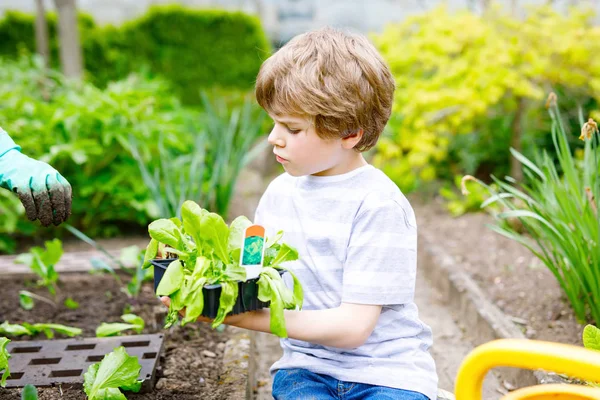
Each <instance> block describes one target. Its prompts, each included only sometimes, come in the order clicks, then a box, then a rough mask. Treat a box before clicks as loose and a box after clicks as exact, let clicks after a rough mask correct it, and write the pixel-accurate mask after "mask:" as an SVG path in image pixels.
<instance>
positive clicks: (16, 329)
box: [0, 321, 82, 339]
mask: <svg viewBox="0 0 600 400" xmlns="http://www.w3.org/2000/svg"><path fill="white" fill-rule="evenodd" d="M41 332H43V333H44V334H45V335H46V337H47V338H48V339H52V338H54V333H55V332H56V333H60V334H63V335H66V336H69V337H73V336H79V335H81V333H82V330H81V329H79V328H74V327H71V326H66V325H61V324H28V323H27V322H24V323H23V324H11V323H9V322H8V321H4V322H3V323H2V324H0V334H3V335H8V336H21V335H28V336H35V335H37V334H38V333H41Z"/></svg>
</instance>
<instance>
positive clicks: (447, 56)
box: [373, 6, 600, 191]
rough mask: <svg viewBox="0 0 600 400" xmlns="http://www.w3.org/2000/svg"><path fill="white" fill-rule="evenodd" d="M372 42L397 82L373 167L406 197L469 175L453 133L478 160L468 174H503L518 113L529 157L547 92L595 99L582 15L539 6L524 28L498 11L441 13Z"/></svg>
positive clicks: (597, 38)
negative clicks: (485, 170)
mask: <svg viewBox="0 0 600 400" xmlns="http://www.w3.org/2000/svg"><path fill="white" fill-rule="evenodd" d="M373 40H374V42H375V44H376V45H377V46H378V48H379V50H380V51H381V52H382V54H383V56H384V57H385V59H386V60H387V62H388V63H389V65H390V67H391V69H392V73H393V74H394V77H395V79H396V83H397V91H396V95H395V102H394V109H393V112H394V118H392V120H391V121H390V131H391V135H390V136H389V137H386V138H383V139H382V140H381V141H380V144H379V145H378V147H377V154H376V156H375V162H376V163H377V164H378V165H379V166H381V167H382V168H383V169H384V171H385V172H386V173H388V174H389V175H390V176H391V177H392V179H394V180H395V181H396V183H397V184H398V185H399V186H400V187H401V188H402V189H404V190H407V191H408V190H413V189H415V188H416V187H417V186H418V184H419V182H422V181H428V180H432V179H435V178H436V177H442V178H446V179H452V177H453V176H454V175H456V174H458V173H460V172H465V171H464V168H461V165H457V164H459V161H460V156H459V155H456V154H455V153H456V146H454V150H453V149H452V148H453V141H455V138H456V137H457V135H471V136H472V137H471V140H470V141H468V142H466V143H464V144H462V146H463V147H464V146H467V147H468V146H472V148H471V149H468V148H467V149H466V151H467V152H468V151H478V152H481V153H482V154H480V155H479V156H478V159H477V160H475V161H476V162H475V163H474V164H475V165H472V166H471V168H473V169H476V168H477V167H478V165H481V164H482V163H484V162H486V161H487V159H492V160H493V161H494V164H498V162H499V161H501V160H503V165H493V166H492V167H493V168H492V169H494V168H496V167H501V171H502V172H508V171H507V168H506V167H507V166H508V163H509V158H510V154H509V151H508V149H509V146H510V140H511V135H512V131H514V130H517V129H516V128H515V126H513V121H514V119H515V117H516V116H517V113H520V119H519V120H518V121H517V122H518V123H517V124H515V125H518V126H520V127H521V128H522V129H523V131H524V132H527V135H529V137H527V138H525V143H524V144H525V148H524V150H525V151H524V153H526V154H528V151H526V150H527V148H528V146H529V147H535V145H536V144H537V145H539V143H537V142H536V140H538V139H537V136H538V135H540V134H541V132H547V131H548V129H547V127H548V123H547V122H542V121H543V119H542V117H541V116H542V115H543V114H544V112H545V110H544V108H543V104H544V100H545V95H546V94H547V92H549V91H550V90H551V89H553V90H555V91H557V92H558V93H559V95H560V96H561V98H563V99H564V100H565V101H564V102H565V103H567V104H568V101H571V102H573V103H575V104H578V105H582V106H584V107H588V108H592V107H595V106H596V101H597V97H596V98H595V97H594V94H595V93H600V92H599V91H598V89H600V60H598V58H597V57H596V54H598V53H599V50H600V28H598V27H594V26H592V25H591V23H590V15H589V14H587V13H586V12H585V11H581V10H579V11H577V10H574V11H572V12H571V13H570V14H569V15H567V16H563V15H559V14H557V13H555V12H554V11H552V10H551V9H550V8H547V7H543V8H538V9H534V10H532V11H531V12H530V14H529V16H528V17H527V18H526V19H525V20H523V21H520V20H516V19H514V18H512V17H509V16H507V15H505V14H504V13H503V12H502V11H501V10H500V9H492V10H491V11H490V12H489V13H487V14H486V15H484V16H478V15H475V14H472V13H470V12H468V11H462V12H456V13H451V12H449V11H448V10H447V9H446V8H445V7H443V6H442V7H438V8H436V9H434V10H432V11H430V12H428V13H425V14H421V15H418V16H414V17H410V18H408V19H407V20H406V21H405V22H403V23H400V24H392V25H388V26H387V28H386V29H385V30H384V31H383V33H382V34H379V35H374V36H373ZM567 100H568V101H567ZM573 125H574V126H576V124H575V123H574V124H573ZM544 134H545V133H544ZM498 139H500V140H498ZM482 143H484V144H485V143H488V144H487V145H482ZM490 144H491V145H490ZM548 144H550V143H548ZM499 152H500V153H501V157H499V156H498V154H499ZM461 169H462V170H463V171H461ZM466 172H468V173H474V172H475V171H474V170H470V171H466Z"/></svg>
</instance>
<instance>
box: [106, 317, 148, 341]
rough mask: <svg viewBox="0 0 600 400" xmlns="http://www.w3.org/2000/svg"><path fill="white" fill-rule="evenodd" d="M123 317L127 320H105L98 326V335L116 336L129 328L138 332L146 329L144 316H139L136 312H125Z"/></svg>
mask: <svg viewBox="0 0 600 400" xmlns="http://www.w3.org/2000/svg"><path fill="white" fill-rule="evenodd" d="M121 319H122V320H123V321H125V322H124V323H123V322H114V323H106V322H103V323H102V324H101V325H100V326H99V327H98V328H96V337H107V336H115V335H116V334H118V333H121V332H123V331H126V330H129V329H133V330H134V331H135V332H136V333H142V331H143V330H144V326H145V323H144V320H143V319H142V317H138V316H137V315H135V314H123V315H121Z"/></svg>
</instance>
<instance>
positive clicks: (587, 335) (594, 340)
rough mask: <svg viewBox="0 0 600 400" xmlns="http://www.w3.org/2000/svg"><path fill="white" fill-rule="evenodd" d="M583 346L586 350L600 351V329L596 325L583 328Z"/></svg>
mask: <svg viewBox="0 0 600 400" xmlns="http://www.w3.org/2000/svg"><path fill="white" fill-rule="evenodd" d="M583 346H584V347H585V348H586V349H591V350H598V351H600V329H598V328H596V327H595V326H594V325H587V326H586V327H585V328H583Z"/></svg>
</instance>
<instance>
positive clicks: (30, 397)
mask: <svg viewBox="0 0 600 400" xmlns="http://www.w3.org/2000/svg"><path fill="white" fill-rule="evenodd" d="M21 400H38V392H37V389H36V387H35V386H33V385H31V384H27V385H25V386H24V387H23V392H22V393H21Z"/></svg>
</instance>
